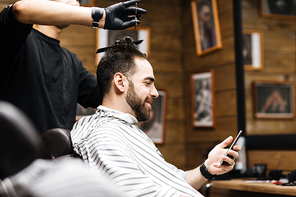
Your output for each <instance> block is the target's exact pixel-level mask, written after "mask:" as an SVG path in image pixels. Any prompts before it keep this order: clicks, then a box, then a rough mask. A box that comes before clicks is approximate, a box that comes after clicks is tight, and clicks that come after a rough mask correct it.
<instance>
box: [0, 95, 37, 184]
mask: <svg viewBox="0 0 296 197" xmlns="http://www.w3.org/2000/svg"><path fill="white" fill-rule="evenodd" d="M39 143H40V140H39V136H38V134H37V131H36V129H35V128H34V126H33V124H32V122H31V121H30V120H29V118H28V117H27V116H26V115H25V114H24V113H23V112H22V111H21V110H19V109H18V108H17V107H15V106H14V105H12V104H10V103H8V102H5V101H0V179H3V178H5V177H8V176H11V175H13V174H15V173H17V172H19V171H20V170H22V169H24V168H25V167H27V166H28V165H29V164H30V163H31V162H33V161H34V160H35V159H37V158H38V157H39V151H38V147H39V145H40V144H39Z"/></svg>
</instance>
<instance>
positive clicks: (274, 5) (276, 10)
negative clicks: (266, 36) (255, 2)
mask: <svg viewBox="0 0 296 197" xmlns="http://www.w3.org/2000/svg"><path fill="white" fill-rule="evenodd" d="M260 14H261V16H262V17H266V18H277V19H288V20H296V2H295V1H292V0H260Z"/></svg>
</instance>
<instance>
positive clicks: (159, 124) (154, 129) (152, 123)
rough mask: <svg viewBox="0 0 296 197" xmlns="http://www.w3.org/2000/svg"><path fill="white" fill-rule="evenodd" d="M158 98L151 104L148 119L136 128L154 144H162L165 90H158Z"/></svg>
mask: <svg viewBox="0 0 296 197" xmlns="http://www.w3.org/2000/svg"><path fill="white" fill-rule="evenodd" d="M158 94H159V96H158V97H157V98H156V99H155V100H154V102H153V103H152V110H151V112H150V119H149V120H147V121H144V122H139V123H138V127H139V128H140V129H141V130H142V131H143V132H144V133H146V135H147V136H148V137H149V138H150V139H151V140H152V141H153V142H154V143H155V144H163V143H164V136H165V117H166V103H167V102H166V99H167V94H166V91H165V90H158Z"/></svg>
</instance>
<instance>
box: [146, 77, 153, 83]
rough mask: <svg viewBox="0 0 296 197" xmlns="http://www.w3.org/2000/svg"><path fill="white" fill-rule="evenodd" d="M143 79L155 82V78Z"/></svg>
mask: <svg viewBox="0 0 296 197" xmlns="http://www.w3.org/2000/svg"><path fill="white" fill-rule="evenodd" d="M145 79H146V80H150V81H152V82H155V78H154V77H146V78H145Z"/></svg>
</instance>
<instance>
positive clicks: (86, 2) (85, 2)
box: [79, 0, 95, 7]
mask: <svg viewBox="0 0 296 197" xmlns="http://www.w3.org/2000/svg"><path fill="white" fill-rule="evenodd" d="M79 3H80V5H81V6H85V7H92V6H94V5H95V0H79Z"/></svg>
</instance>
